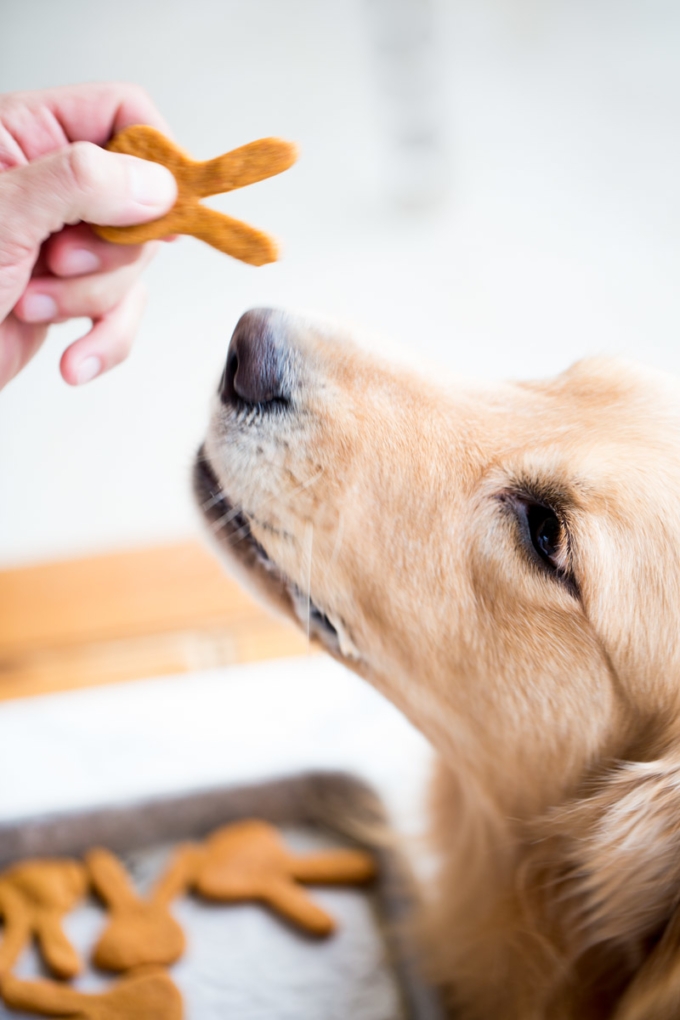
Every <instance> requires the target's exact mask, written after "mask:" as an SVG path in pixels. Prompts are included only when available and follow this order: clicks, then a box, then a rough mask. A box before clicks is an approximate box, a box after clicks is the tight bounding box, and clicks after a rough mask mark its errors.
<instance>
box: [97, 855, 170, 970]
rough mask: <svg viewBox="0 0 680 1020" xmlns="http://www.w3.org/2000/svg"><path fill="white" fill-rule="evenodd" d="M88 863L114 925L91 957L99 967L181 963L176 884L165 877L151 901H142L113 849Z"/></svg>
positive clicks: (111, 925)
mask: <svg viewBox="0 0 680 1020" xmlns="http://www.w3.org/2000/svg"><path fill="white" fill-rule="evenodd" d="M85 863H86V865H87V869H88V872H89V875H90V880H91V882H92V886H93V888H94V889H95V891H96V892H97V893H98V895H99V896H100V897H101V898H102V899H103V900H104V902H105V903H106V904H107V906H108V908H109V911H110V918H109V923H108V924H107V926H106V928H105V929H104V931H103V933H102V935H101V937H100V939H99V941H98V942H97V945H96V946H95V948H94V952H93V955H92V958H93V960H94V962H95V963H96V964H97V966H98V967H101V968H102V969H103V970H113V971H122V970H130V969H132V968H133V967H140V966H142V965H144V964H162V965H169V964H171V963H174V962H175V961H176V960H178V959H179V958H180V956H181V955H182V953H183V952H184V948H185V944H186V943H185V938H184V933H183V931H182V929H181V928H180V926H179V924H178V923H177V921H176V920H175V918H174V917H173V916H172V914H171V913H170V910H169V904H170V901H171V899H172V898H173V896H174V895H176V890H177V886H176V884H175V883H173V882H169V881H168V878H167V876H164V877H163V878H162V879H161V881H160V882H159V883H158V884H157V886H156V887H155V888H154V889H153V891H152V893H151V895H150V897H149V898H148V899H141V898H140V897H139V896H138V895H137V893H136V892H135V890H134V889H133V888H132V885H131V883H130V880H129V878H128V875H127V872H126V871H125V869H124V867H123V865H122V864H121V863H120V861H119V860H118V858H117V857H114V855H113V854H112V853H109V851H108V850H102V849H97V850H91V851H90V852H89V853H88V855H87V857H86V858H85Z"/></svg>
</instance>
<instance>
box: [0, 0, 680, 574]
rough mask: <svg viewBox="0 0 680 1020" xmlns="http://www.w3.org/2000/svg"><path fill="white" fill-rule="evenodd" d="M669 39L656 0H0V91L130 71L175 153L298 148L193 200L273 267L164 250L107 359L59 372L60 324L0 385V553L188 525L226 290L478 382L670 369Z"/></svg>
mask: <svg viewBox="0 0 680 1020" xmlns="http://www.w3.org/2000/svg"><path fill="white" fill-rule="evenodd" d="M679 52H680V5H678V4H677V3H676V2H675V0H431V2H429V3H428V2H427V0H191V2H189V0H117V2H116V3H115V4H114V3H101V4H93V3H91V2H90V0H59V2H58V3H55V2H54V0H2V2H1V3H0V91H3V92H6V91H13V90H17V89H31V88H41V87H46V86H50V85H56V84H65V83H68V82H76V81H89V80H103V79H127V80H133V81H137V82H139V83H140V84H142V85H144V86H145V87H146V88H147V89H148V90H149V92H150V93H151V95H152V96H153V97H154V99H155V101H156V102H157V104H158V105H159V107H160V108H161V110H162V111H163V113H164V114H165V116H166V117H167V119H168V120H169V122H170V124H171V125H172V128H173V130H174V132H175V135H176V138H177V139H178V141H179V142H180V144H182V145H183V146H184V147H185V148H186V149H188V150H189V151H190V152H191V153H192V154H193V155H194V156H195V157H197V158H208V157H210V156H213V155H216V154H218V153H220V152H223V151H225V150H227V149H229V148H232V147H234V146H236V145H240V144H242V143H244V142H246V141H249V140H251V139H254V138H257V137H260V136H262V135H268V134H277V135H281V136H283V137H287V138H290V139H292V140H295V141H297V142H299V144H300V147H301V150H302V156H301V159H300V162H299V164H298V165H297V166H296V167H295V168H294V169H293V170H292V171H290V172H289V173H287V174H285V175H283V176H281V177H280V178H275V179H273V180H271V181H268V182H264V183H262V184H259V185H256V186H255V187H253V188H249V189H247V190H246V191H244V192H241V193H235V194H233V195H229V196H226V197H225V198H224V199H220V200H218V201H217V203H216V204H218V205H219V206H220V207H222V208H224V209H225V210H228V211H229V212H231V213H233V214H234V215H237V216H241V217H243V218H245V219H247V220H249V221H250V222H252V223H254V224H256V225H258V226H260V227H262V228H264V229H266V230H269V231H271V232H273V233H275V234H277V235H278V236H279V237H280V238H281V239H282V240H283V243H284V248H285V258H284V260H283V261H282V262H280V263H278V264H276V265H273V266H268V267H265V268H262V269H253V268H250V267H248V266H243V265H241V264H239V263H236V262H234V261H231V260H229V259H227V258H225V257H224V256H221V255H219V254H217V253H216V252H214V251H212V250H211V249H209V248H207V247H205V246H203V245H201V244H199V242H197V241H194V240H192V239H184V240H182V241H180V242H179V243H177V244H175V245H171V246H168V247H167V248H166V249H165V250H164V251H163V252H162V254H161V256H160V258H159V259H158V260H157V262H156V263H155V265H154V266H153V267H152V270H151V272H150V273H149V275H148V280H149V285H150V291H151V294H150V301H149V307H148V310H147V314H146V318H145V320H144V324H143V328H142V331H141V334H140V336H139V340H138V343H137V345H136V349H135V351H134V354H133V356H132V357H131V359H130V360H129V362H128V363H127V364H126V365H124V366H123V367H122V368H120V369H118V370H116V371H115V372H113V373H112V374H111V375H109V376H106V377H104V378H102V379H101V380H98V381H96V382H95V383H93V384H92V385H91V386H88V387H85V388H83V389H82V390H77V391H76V390H70V389H68V388H67V387H66V386H65V384H63V383H62V382H61V380H60V377H59V376H58V373H57V364H58V359H59V356H60V353H61V351H62V350H63V348H64V346H65V344H66V341H67V339H68V338H69V337H72V336H75V335H77V334H78V332H79V331H80V332H82V331H83V330H84V328H85V326H86V324H85V323H77V324H70V325H68V326H64V327H59V328H57V329H54V330H53V332H52V335H51V336H50V338H49V340H48V342H47V344H46V346H45V348H44V349H43V351H42V352H41V354H40V355H39V357H38V358H36V359H35V361H34V362H33V364H32V365H31V366H30V367H29V368H28V369H27V370H26V371H25V372H24V373H23V374H22V375H21V376H20V377H19V378H17V379H16V380H15V381H14V382H13V383H11V384H10V386H9V387H8V388H7V389H6V390H5V391H3V393H2V394H1V395H0V565H8V564H14V563H22V562H28V561H32V560H38V559H43V558H52V557H60V556H70V555H74V554H79V553H86V552H90V551H94V550H101V549H113V548H118V547H123V546H130V545H137V544H142V543H148V542H157V541H165V540H170V539H174V538H181V537H185V536H188V535H191V534H193V533H194V532H195V531H197V530H198V524H197V521H196V518H195V515H194V511H193V507H192V504H191V499H190V496H189V486H188V476H189V469H190V462H191V457H192V452H193V450H194V448H195V446H196V445H197V443H198V441H199V439H200V437H201V435H202V431H203V428H204V425H205V419H206V409H207V401H208V397H209V394H210V391H211V389H212V387H213V386H214V384H215V382H216V380H217V377H218V375H219V372H220V370H221V366H222V362H223V359H224V356H225V354H226V349H227V344H228V340H229V336H230V333H231V330H232V329H233V326H234V324H235V322H236V320H237V318H238V316H239V315H240V313H241V312H242V311H244V310H245V309H246V308H248V307H250V306H252V305H262V304H275V305H286V306H289V307H296V306H301V307H304V308H307V309H317V310H319V311H321V312H322V313H324V314H326V315H328V314H330V315H335V316H340V317H342V318H344V319H349V320H350V321H356V322H358V323H362V324H363V325H365V326H367V327H369V328H370V329H371V330H374V331H378V332H380V333H382V334H384V335H386V336H388V337H390V336H391V337H394V338H395V340H397V341H399V342H400V343H403V344H405V345H407V346H412V347H413V348H415V349H416V350H417V351H420V352H422V355H423V357H427V358H428V359H434V360H438V361H440V362H442V363H443V364H445V365H446V366H447V367H448V368H453V369H455V370H457V371H461V372H465V373H470V374H476V375H481V376H485V377H487V378H498V377H504V376H509V377H531V376H540V375H545V374H549V373H553V372H556V371H559V370H560V369H562V368H564V367H566V366H567V365H568V364H569V363H571V362H572V361H573V360H574V359H576V358H578V357H581V356H583V355H586V354H592V353H598V352H612V353H618V354H624V355H628V356H633V357H636V358H639V359H641V360H644V361H646V362H648V363H652V364H655V365H658V366H660V367H663V368H667V369H669V370H671V371H677V370H679V369H680V343H679V342H678V338H679V335H680V301H679V299H678V279H679V274H680V184H679V183H678V182H680V132H679V129H678V125H679V124H680V61H679V60H678V53H679ZM0 229H1V224H0Z"/></svg>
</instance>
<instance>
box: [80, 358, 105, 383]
mask: <svg viewBox="0 0 680 1020" xmlns="http://www.w3.org/2000/svg"><path fill="white" fill-rule="evenodd" d="M101 370H102V363H101V361H100V360H99V358H97V357H95V355H94V354H91V355H90V356H89V358H84V359H83V360H82V361H81V362H80V364H79V365H78V368H77V369H76V383H77V384H78V386H82V385H83V383H87V382H90V381H91V380H92V379H95V378H96V377H97V376H98V375H99V373H100V372H101Z"/></svg>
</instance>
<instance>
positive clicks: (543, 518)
mask: <svg viewBox="0 0 680 1020" xmlns="http://www.w3.org/2000/svg"><path fill="white" fill-rule="evenodd" d="M526 521H527V528H528V530H529V538H530V539H531V544H532V546H533V547H534V549H535V550H536V552H537V553H538V555H539V556H540V557H541V559H542V560H543V561H544V562H545V563H547V564H548V566H550V567H552V568H553V570H558V569H559V568H560V560H561V558H562V557H561V555H560V554H561V552H562V544H563V534H562V525H561V524H560V522H559V520H558V518H557V515H556V514H555V512H554V511H553V510H551V509H550V508H549V507H547V506H541V504H540V503H529V504H528V505H527V506H526Z"/></svg>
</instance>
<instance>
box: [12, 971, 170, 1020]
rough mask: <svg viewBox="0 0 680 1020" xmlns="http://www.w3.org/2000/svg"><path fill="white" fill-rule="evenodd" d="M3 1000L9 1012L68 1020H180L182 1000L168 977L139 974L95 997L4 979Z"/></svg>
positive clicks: (49, 984)
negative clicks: (14, 1011) (12, 1010)
mask: <svg viewBox="0 0 680 1020" xmlns="http://www.w3.org/2000/svg"><path fill="white" fill-rule="evenodd" d="M2 997H3V999H4V1000H5V1002H6V1004H7V1005H8V1006H9V1007H10V1008H11V1009H20V1010H24V1011H26V1012H31V1013H41V1014H42V1015H43V1016H66V1017H70V1018H71V1020H182V1016H183V1014H184V1009H183V1005H182V996H181V995H180V993H179V991H178V990H177V988H176V987H175V985H174V984H173V983H172V981H171V980H170V978H169V977H168V975H167V974H165V973H164V972H163V971H160V970H148V971H141V972H138V973H136V974H131V975H130V976H129V977H124V978H122V979H121V980H120V981H119V982H118V984H116V985H114V986H113V988H109V989H107V991H105V992H100V993H98V994H94V995H93V994H87V993H85V992H78V991H76V989H75V988H69V987H68V986H65V985H59V984H57V983H56V982H54V981H20V980H19V979H18V978H15V977H13V976H11V975H9V976H7V977H5V978H3V981H2Z"/></svg>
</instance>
